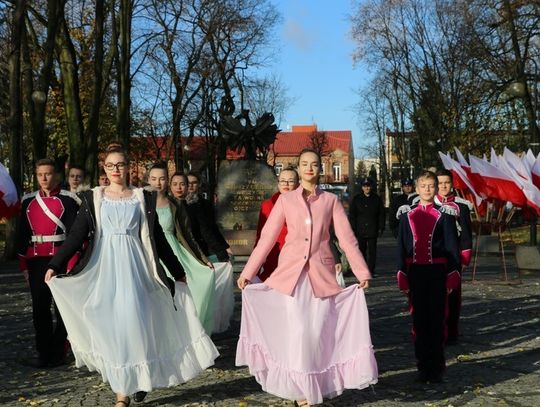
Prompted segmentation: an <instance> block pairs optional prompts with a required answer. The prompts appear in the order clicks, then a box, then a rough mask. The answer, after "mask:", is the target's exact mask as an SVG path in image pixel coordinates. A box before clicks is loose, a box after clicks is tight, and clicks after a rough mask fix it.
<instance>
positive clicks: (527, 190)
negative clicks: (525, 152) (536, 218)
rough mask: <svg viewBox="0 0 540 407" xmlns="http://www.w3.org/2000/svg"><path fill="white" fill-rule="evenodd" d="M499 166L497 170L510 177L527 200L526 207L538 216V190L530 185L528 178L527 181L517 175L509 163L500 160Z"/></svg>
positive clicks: (539, 196) (539, 192)
mask: <svg viewBox="0 0 540 407" xmlns="http://www.w3.org/2000/svg"><path fill="white" fill-rule="evenodd" d="M512 154H513V153H512ZM500 165H501V166H500V167H499V169H500V170H501V171H503V172H504V173H505V174H508V175H510V177H511V178H512V179H513V180H514V183H515V184H516V185H517V186H518V187H519V188H520V189H521V190H522V192H523V194H524V195H525V198H526V199H527V206H529V207H530V208H532V209H534V211H535V212H536V213H537V214H540V189H538V188H537V187H536V185H534V184H533V183H532V181H531V179H530V178H529V179H527V178H525V177H523V176H522V175H521V174H519V173H518V171H517V170H516V169H515V168H513V167H512V165H511V162H510V161H508V160H501V161H500Z"/></svg>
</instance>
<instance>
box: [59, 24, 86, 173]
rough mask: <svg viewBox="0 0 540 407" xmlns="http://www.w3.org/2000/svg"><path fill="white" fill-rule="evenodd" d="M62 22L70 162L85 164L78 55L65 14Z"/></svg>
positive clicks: (63, 81) (63, 88) (63, 78)
mask: <svg viewBox="0 0 540 407" xmlns="http://www.w3.org/2000/svg"><path fill="white" fill-rule="evenodd" d="M61 24H62V25H61V28H60V35H59V36H58V41H59V45H60V50H59V57H60V71H61V73H62V91H63V95H64V108H65V111H66V124H67V130H68V144H69V163H70V164H76V165H83V163H84V162H85V155H86V154H85V153H86V151H85V143H84V126H83V120H82V112H81V100H80V96H79V76H78V65H77V55H76V53H75V48H74V47H73V43H72V42H71V38H70V36H69V31H68V27H67V23H66V21H65V19H64V18H63V16H62V23H61Z"/></svg>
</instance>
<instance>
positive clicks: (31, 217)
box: [18, 159, 80, 368]
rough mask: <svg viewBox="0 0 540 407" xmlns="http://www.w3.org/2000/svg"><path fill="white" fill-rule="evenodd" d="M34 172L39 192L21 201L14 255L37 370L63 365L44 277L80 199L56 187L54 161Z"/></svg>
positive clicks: (62, 340)
mask: <svg viewBox="0 0 540 407" xmlns="http://www.w3.org/2000/svg"><path fill="white" fill-rule="evenodd" d="M35 169H36V177H37V180H38V184H39V190H38V191H35V192H32V193H29V194H26V195H25V196H23V198H22V205H21V219H20V233H21V240H20V244H19V247H18V255H19V266H20V269H21V271H22V272H23V274H24V277H25V279H26V281H27V282H28V284H29V286H30V293H31V295H32V316H33V320H34V328H35V333H36V348H37V353H38V358H37V360H36V361H33V362H32V365H34V366H35V367H40V368H41V367H54V366H59V365H61V364H63V363H65V356H66V336H67V334H66V329H65V327H64V324H63V322H62V318H61V317H60V314H59V312H58V309H57V308H56V307H55V315H56V324H54V322H53V318H52V312H51V305H52V295H51V291H50V290H49V287H48V286H47V284H45V280H44V277H45V273H46V271H47V264H48V263H49V261H50V260H51V257H52V256H53V255H54V254H55V253H56V252H57V251H58V248H59V246H60V245H61V244H62V242H63V241H64V240H65V239H66V235H67V233H68V232H69V229H70V227H71V225H72V223H73V221H74V220H75V216H76V215H77V211H78V209H79V205H80V199H79V198H78V197H77V196H76V195H75V194H73V193H71V192H68V191H65V190H62V189H60V188H59V187H58V184H57V178H58V177H57V173H56V171H55V166H54V161H52V160H49V159H41V160H39V161H38V162H37V163H36V168H35Z"/></svg>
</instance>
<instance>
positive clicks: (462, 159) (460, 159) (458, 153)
mask: <svg viewBox="0 0 540 407" xmlns="http://www.w3.org/2000/svg"><path fill="white" fill-rule="evenodd" d="M454 151H455V152H456V157H457V160H458V162H459V164H460V165H461V166H462V167H467V168H470V165H469V163H468V162H467V160H466V159H465V157H463V154H461V151H459V149H458V148H457V147H454Z"/></svg>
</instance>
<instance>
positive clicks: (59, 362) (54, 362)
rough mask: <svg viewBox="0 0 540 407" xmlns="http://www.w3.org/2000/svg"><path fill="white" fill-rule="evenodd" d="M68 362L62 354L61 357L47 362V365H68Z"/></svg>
mask: <svg viewBox="0 0 540 407" xmlns="http://www.w3.org/2000/svg"><path fill="white" fill-rule="evenodd" d="M67 363H68V362H67V359H66V357H65V356H62V357H61V358H58V359H53V360H50V361H49V363H48V364H47V367H58V366H64V365H67Z"/></svg>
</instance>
